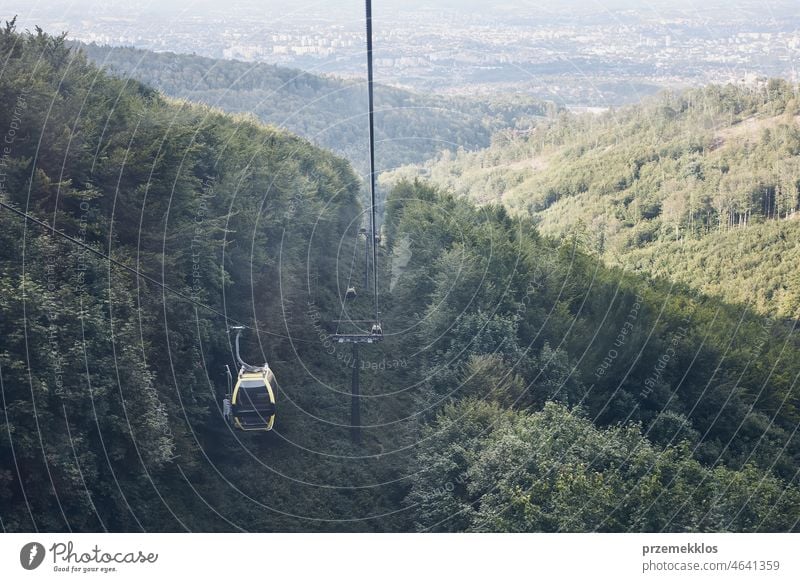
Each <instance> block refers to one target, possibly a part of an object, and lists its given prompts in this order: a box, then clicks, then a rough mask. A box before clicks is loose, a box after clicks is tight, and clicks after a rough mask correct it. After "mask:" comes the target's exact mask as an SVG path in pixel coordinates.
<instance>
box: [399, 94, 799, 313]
mask: <svg viewBox="0 0 800 582" xmlns="http://www.w3.org/2000/svg"><path fill="white" fill-rule="evenodd" d="M798 113H800V95H798V91H797V87H795V86H793V85H791V84H789V83H787V82H784V81H781V80H770V81H763V82H762V83H760V84H759V85H758V86H757V87H734V86H725V87H721V86H710V87H707V88H704V89H696V90H691V91H687V92H685V93H680V94H673V93H665V94H662V95H660V96H659V97H658V98H655V99H652V100H649V101H648V102H646V103H644V104H642V105H637V106H632V107H629V108H624V109H621V110H618V111H611V112H608V113H606V114H603V115H600V116H595V115H570V114H566V113H565V114H562V115H561V116H559V117H558V118H557V119H552V120H550V121H548V122H543V123H541V124H539V125H538V126H537V127H536V128H535V129H534V130H533V131H531V132H527V133H519V132H517V133H509V132H506V133H501V134H498V135H497V136H496V137H495V139H494V143H493V144H492V146H491V147H490V148H488V149H485V150H482V151H479V152H462V153H460V154H457V155H455V156H453V155H451V154H449V153H444V154H443V155H441V156H440V157H439V158H438V159H437V160H435V161H433V162H431V163H429V164H427V165H426V166H424V167H422V168H403V169H401V170H398V171H397V172H396V173H395V174H394V175H391V176H386V179H387V181H389V182H392V181H396V180H397V179H399V178H401V177H406V178H407V177H409V176H413V175H417V174H419V173H420V170H421V171H422V173H423V174H426V175H429V176H430V177H431V179H432V180H434V181H435V182H436V183H439V184H442V185H444V186H446V187H447V188H449V189H450V190H451V191H453V192H455V193H456V194H458V195H463V196H466V197H468V198H470V199H472V200H474V201H477V202H479V203H486V202H488V201H502V202H503V203H504V204H506V205H507V206H508V207H509V208H510V209H513V210H514V211H519V212H524V213H526V214H531V215H533V216H535V217H536V219H537V220H538V221H539V228H540V230H541V231H542V232H543V233H545V234H549V235H554V236H568V235H570V234H571V233H577V234H578V235H579V236H580V237H581V238H582V240H583V242H584V244H585V247H586V248H587V249H589V250H591V251H593V252H596V253H598V254H599V255H600V256H602V257H603V258H604V259H605V260H606V261H608V262H611V263H613V264H616V265H619V266H623V267H626V268H630V269H633V270H638V271H642V272H646V273H648V274H650V275H657V276H664V277H666V278H673V280H675V281H678V282H680V283H684V284H687V285H690V286H692V287H693V288H695V289H697V290H700V291H702V292H705V293H714V294H718V295H719V296H721V297H723V298H724V299H725V300H727V301H730V302H736V303H743V304H750V305H752V307H753V308H755V309H757V310H758V311H759V312H761V313H764V314H777V315H779V316H791V317H798V316H800V296H798V294H800V280H798V279H797V275H796V273H795V269H794V265H795V264H796V260H797V258H798V254H797V253H798V246H797V244H796V243H795V241H796V240H797V238H798V235H799V234H800V230H798V229H800V223H798V222H797V220H796V219H797V218H798V217H800V213H798V211H800V157H799V154H800V125H798ZM687 267H688V268H687Z"/></svg>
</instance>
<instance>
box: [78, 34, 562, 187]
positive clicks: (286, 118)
mask: <svg viewBox="0 0 800 582" xmlns="http://www.w3.org/2000/svg"><path fill="white" fill-rule="evenodd" d="M80 47H81V50H83V51H85V52H86V54H87V56H88V57H89V59H90V60H91V61H93V62H95V63H96V64H98V65H99V66H102V67H105V68H107V69H109V70H110V71H113V72H115V73H116V74H119V75H121V76H124V77H131V78H134V79H138V80H140V81H143V82H145V83H148V84H149V85H151V86H153V87H156V88H158V89H160V90H161V91H163V92H164V93H165V94H166V95H169V96H172V97H176V98H181V99H189V100H191V101H196V102H200V103H206V104H208V105H211V106H214V107H219V108H220V109H223V110H225V111H229V112H234V113H252V114H253V115H255V116H256V117H257V118H258V119H260V120H261V121H263V122H264V123H269V124H272V125H276V126H278V127H281V128H285V129H288V130H289V131H291V132H293V133H296V134H298V135H301V136H303V137H305V138H306V139H309V140H310V141H312V142H313V143H315V144H318V145H320V146H322V147H325V148H328V149H331V150H333V151H334V152H336V153H338V154H339V155H341V156H344V157H345V158H347V159H348V160H350V162H351V163H353V164H354V165H355V167H356V168H357V169H358V170H359V172H360V173H361V174H366V173H367V172H368V171H369V169H368V168H369V166H368V161H367V147H366V133H365V128H366V122H365V118H364V117H365V112H366V103H367V90H366V83H364V82H363V81H349V80H344V79H339V78H336V77H331V76H318V75H314V74H312V73H309V72H305V71H299V70H295V69H287V68H284V67H277V66H274V65H267V64H263V63H246V62H241V61H229V60H215V59H209V58H205V57H199V56H195V55H179V54H174V53H154V52H151V51H144V50H138V49H134V48H124V47H108V46H102V47H101V46H96V45H80ZM365 75H366V72H365ZM375 108H376V110H375V130H376V138H377V141H378V146H377V147H378V150H379V154H380V155H379V164H380V166H379V169H391V168H395V167H397V166H399V165H402V164H410V163H419V162H423V161H425V160H427V159H429V158H432V157H433V156H435V155H436V154H438V153H439V152H440V151H442V150H448V151H454V152H455V151H457V150H458V149H459V148H464V149H466V150H474V149H478V148H483V147H486V146H488V145H489V143H490V140H491V136H492V134H493V133H494V132H496V131H498V130H500V129H507V128H515V127H519V128H524V129H527V128H529V127H531V126H532V125H533V123H534V122H535V121H536V120H537V119H538V118H539V117H541V116H544V115H548V114H552V113H554V112H555V111H556V107H555V106H554V105H553V104H545V103H540V102H536V101H533V100H532V99H526V98H524V97H514V98H508V99H505V100H498V101H497V102H494V103H488V102H483V101H478V100H469V99H464V98H446V97H441V96H437V95H420V94H414V93H411V92H409V91H404V90H402V89H397V88H394V87H388V86H385V85H378V86H377V87H376V90H375Z"/></svg>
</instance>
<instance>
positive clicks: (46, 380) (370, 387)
mask: <svg viewBox="0 0 800 582" xmlns="http://www.w3.org/2000/svg"><path fill="white" fill-rule="evenodd" d="M0 50H2V54H4V55H5V56H6V57H5V58H6V61H5V64H4V66H3V68H2V75H1V76H0V102H2V103H3V104H4V105H5V107H3V108H2V109H0V131H2V132H3V133H4V135H5V136H6V144H7V146H8V147H6V149H5V150H4V155H3V156H2V158H1V159H0V160H1V161H0V163H1V164H2V174H0V178H2V179H0V200H2V202H3V203H5V204H9V205H11V206H13V207H14V208H16V209H18V210H20V211H23V212H27V213H30V214H31V215H34V216H36V217H38V218H39V219H41V220H44V221H46V222H47V223H48V224H50V225H51V226H52V227H54V228H55V229H57V230H60V231H63V232H64V233H65V234H68V235H70V236H72V237H74V238H75V239H76V240H77V241H78V242H82V243H85V244H87V245H89V246H90V247H91V248H92V249H94V250H96V251H97V252H98V253H100V254H101V255H107V256H110V257H112V258H113V259H114V260H116V261H119V262H120V263H122V264H123V265H125V266H127V267H129V268H130V269H134V270H137V271H139V272H140V273H143V274H146V275H147V277H142V276H134V275H132V274H131V273H130V272H129V271H127V270H125V269H124V268H121V267H120V266H118V265H115V264H112V263H110V262H109V260H108V259H107V258H103V257H102V256H98V255H96V254H93V253H92V252H89V251H88V250H86V249H85V248H83V247H81V246H80V245H79V244H75V243H74V242H69V241H66V240H64V239H63V238H62V237H58V236H54V235H53V234H52V233H50V232H49V231H48V230H47V229H45V228H42V227H41V226H40V225H37V224H34V223H32V222H30V221H27V222H23V221H21V220H20V217H19V216H18V215H16V214H14V213H13V212H11V211H9V210H7V209H0V239H2V240H1V241H0V393H1V394H2V415H1V416H0V525H1V526H2V529H3V531H9V532H16V531H103V530H110V531H184V530H192V531H241V530H248V531H411V530H415V529H418V530H422V531H439V530H446V531H450V530H458V531H464V530H468V531H594V530H601V531H662V530H663V531H687V530H690V531H796V530H797V529H798V527H800V526H799V525H798V520H800V490H799V489H798V473H797V467H798V461H800V437H799V436H798V434H797V430H796V429H797V426H798V422H800V410H798V405H799V404H800V397H799V396H800V395H799V394H798V389H797V387H796V378H797V377H798V374H800V346H798V342H797V339H796V337H795V335H794V333H793V325H792V322H788V323H787V322H786V321H784V320H781V319H772V318H763V317H756V316H755V315H754V314H752V313H742V310H741V309H740V308H739V307H738V306H732V305H727V304H725V303H722V302H720V301H718V300H715V299H712V298H708V297H701V296H699V295H697V294H696V293H693V292H691V291H690V290H688V289H686V288H683V287H678V286H674V285H673V286H670V285H668V284H665V283H653V282H651V281H648V280H646V279H644V278H640V277H638V276H634V275H631V274H629V273H624V272H622V271H621V270H616V269H610V268H607V267H605V266H603V264H602V263H601V262H600V261H599V260H598V259H597V258H596V257H594V256H593V255H592V254H591V253H588V252H586V251H585V249H584V247H585V245H584V244H583V243H582V241H581V238H580V237H579V236H578V235H577V234H576V235H573V236H570V237H565V238H564V239H563V240H561V241H557V240H551V239H548V238H546V237H543V236H542V235H541V234H539V232H538V230H537V226H536V223H535V220H532V219H530V218H528V217H512V216H510V215H509V213H508V212H507V211H506V210H505V209H503V208H502V207H499V206H496V205H486V206H483V207H476V206H474V205H473V204H471V203H469V202H467V201H465V200H457V199H455V198H454V197H453V196H451V195H449V194H446V193H445V194H443V193H442V192H440V191H438V190H437V189H436V188H433V187H431V186H428V185H425V184H423V183H419V182H402V183H400V184H398V185H397V187H395V188H394V190H393V191H392V192H391V195H390V197H389V199H388V202H387V207H386V213H385V217H384V218H385V220H384V230H383V233H382V234H383V236H382V239H381V240H382V246H381V249H380V255H381V264H382V265H383V269H382V271H381V273H380V275H381V277H380V279H381V291H382V293H383V295H382V310H383V314H384V319H383V324H384V330H385V334H386V337H385V341H384V342H383V343H381V344H380V345H374V346H365V347H364V348H363V350H362V357H363V370H362V371H361V380H362V398H361V404H362V424H363V444H361V445H355V444H353V443H352V442H351V441H350V439H349V428H350V427H349V426H348V422H349V421H348V418H349V416H348V414H349V410H350V398H349V381H350V373H351V369H350V365H349V362H350V361H349V355H350V352H349V350H343V349H342V347H341V346H338V345H334V344H332V343H330V341H329V339H328V333H329V332H330V331H331V322H333V320H334V319H337V318H342V317H344V318H347V317H351V318H353V319H358V320H361V319H365V318H366V313H368V311H369V309H370V308H371V305H370V299H369V296H368V294H366V293H362V294H359V298H358V299H357V300H355V301H353V302H352V303H348V304H345V305H343V303H342V300H341V298H342V296H343V292H344V289H345V288H346V286H347V285H348V283H350V282H351V281H352V280H353V279H352V278H351V274H352V273H353V269H352V265H353V264H354V263H353V259H352V257H354V256H356V253H357V252H358V251H359V249H363V241H362V242H361V245H362V246H359V243H358V241H359V238H358V234H357V233H358V229H359V227H360V226H361V224H362V222H363V216H362V210H361V208H360V207H359V205H358V196H357V194H358V191H359V187H360V185H359V183H358V181H357V179H356V177H355V174H354V172H353V170H352V169H351V168H350V166H349V165H348V163H347V162H346V161H344V160H343V159H341V158H338V157H336V156H334V155H332V154H330V153H328V152H325V151H323V150H320V149H317V148H316V147H314V146H312V145H311V144H309V143H308V142H307V141H305V140H303V139H300V138H297V137H294V136H292V135H290V134H288V133H286V132H284V131H279V130H276V129H274V128H269V127H265V126H262V125H260V124H258V123H256V122H255V121H253V120H252V119H250V118H237V117H232V116H230V115H228V114H223V113H221V112H219V111H216V110H212V109H209V108H208V107H205V106H199V105H192V104H189V103H176V102H173V101H170V100H168V99H165V98H164V97H162V96H161V95H160V94H159V93H158V92H156V91H155V90H154V89H152V88H150V87H148V86H146V85H143V84H140V83H139V82H135V81H131V80H125V79H118V78H115V77H112V76H110V75H109V74H108V73H107V72H104V71H102V70H100V69H98V68H97V67H95V66H94V65H92V64H90V63H88V62H87V60H86V58H85V57H84V56H83V55H82V54H81V53H80V52H77V51H73V50H70V49H69V48H68V47H66V46H65V44H64V39H63V38H53V37H50V36H48V35H45V34H42V33H41V32H38V31H37V32H35V33H33V34H27V33H24V34H22V33H18V32H16V31H15V30H14V28H13V25H8V26H7V27H6V28H5V30H3V31H2V32H0ZM358 256H360V254H359V255H358ZM357 272H358V271H356V273H357ZM356 279H358V276H357V275H356ZM165 286H166V287H165ZM237 322H242V323H245V324H247V325H249V326H251V327H252V328H255V329H250V330H248V331H247V334H246V336H245V344H244V346H245V350H246V353H245V357H246V359H248V360H251V361H253V362H255V361H258V362H260V361H263V360H264V359H268V360H269V362H270V365H271V367H272V368H273V369H274V371H275V373H276V375H277V378H278V384H279V394H278V413H277V419H276V428H275V430H274V431H272V432H271V433H269V434H258V435H253V434H243V433H239V432H232V431H231V430H230V429H229V427H228V426H227V425H226V424H225V422H224V421H223V419H222V417H221V413H220V397H221V394H222V389H223V385H224V374H223V370H224V365H225V364H232V354H231V346H230V337H229V336H228V335H227V333H226V325H228V324H232V323H237Z"/></svg>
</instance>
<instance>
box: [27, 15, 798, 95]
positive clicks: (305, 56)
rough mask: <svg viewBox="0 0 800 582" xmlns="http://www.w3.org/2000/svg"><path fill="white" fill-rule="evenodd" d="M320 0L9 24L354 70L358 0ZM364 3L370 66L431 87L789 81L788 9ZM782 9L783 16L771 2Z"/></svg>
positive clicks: (596, 90)
mask: <svg viewBox="0 0 800 582" xmlns="http://www.w3.org/2000/svg"><path fill="white" fill-rule="evenodd" d="M326 6H327V5H326V4H325V3H320V4H316V5H314V6H312V7H311V8H308V7H307V8H306V9H304V10H303V11H301V12H296V13H293V14H280V16H276V17H274V18H271V15H274V14H275V12H271V11H268V10H266V9H262V10H259V6H258V5H257V4H240V3H239V4H237V3H235V2H234V3H233V4H232V5H231V6H230V7H225V10H224V11H223V10H222V9H221V8H216V9H214V10H210V11H202V12H201V11H198V12H195V11H191V10H188V9H187V10H183V11H179V12H176V13H175V15H174V16H173V17H171V18H161V17H153V16H152V15H150V14H148V13H147V12H133V11H132V10H133V9H129V11H128V12H127V13H126V12H125V9H124V7H120V6H119V5H117V6H116V7H115V9H114V11H113V13H111V12H110V11H109V13H107V14H106V13H103V12H101V13H99V14H92V15H91V17H90V15H87V14H86V13H77V14H76V13H75V12H73V13H70V12H69V11H64V12H62V13H61V14H59V13H58V11H54V10H50V11H46V12H45V11H42V12H40V13H37V12H36V10H33V9H32V10H30V11H27V12H26V11H22V13H21V14H20V25H21V26H23V27H32V26H33V25H34V24H38V25H39V26H41V27H42V28H44V29H45V31H47V32H54V33H57V32H60V31H62V30H63V31H68V33H69V34H68V36H69V38H71V39H76V40H80V41H84V42H88V43H92V42H93V43H98V44H109V45H125V46H135V47H138V48H145V49H150V50H154V51H172V52H178V53H190V54H191V53H195V54H198V55H203V56H208V57H213V58H224V59H238V60H244V61H258V62H267V63H273V64H277V65H283V66H288V67H295V68H301V69H305V70H310V71H313V72H315V73H329V74H335V75H339V76H344V77H355V76H363V75H364V70H363V67H364V65H363V61H364V59H363V51H364V46H363V43H364V31H363V22H361V21H360V20H359V16H360V14H359V12H358V10H359V9H360V8H361V3H360V2H354V3H353V11H352V18H343V17H341V15H339V17H334V15H332V14H331V10H332V9H331V8H330V7H329V6H328V7H326ZM379 8H380V6H379V3H376V15H375V47H376V49H375V51H376V61H375V67H376V78H377V79H378V80H379V81H380V82H382V83H387V84H392V85H397V86H400V87H406V88H409V89H412V90H415V91H426V92H429V91H433V92H438V93H443V94H466V95H484V96H486V95H499V94H515V93H524V94H526V95H529V96H533V97H536V98H540V99H549V100H555V101H557V102H559V103H563V104H565V105H571V106H581V107H608V106H616V105H620V104H624V103H629V102H633V101H637V100H639V99H640V98H641V97H642V96H644V95H647V94H650V93H653V92H656V91H658V90H659V89H661V88H664V87H670V88H680V87H685V86H694V85H700V84H707V83H711V82H714V83H747V84H750V83H755V82H757V80H758V79H759V78H761V77H765V76H780V77H784V78H786V79H789V80H791V81H797V63H798V59H799V58H800V28H799V27H798V20H797V19H796V18H795V17H793V16H791V15H790V13H789V14H787V13H785V12H784V13H779V14H776V13H775V12H772V11H769V10H765V11H763V14H759V13H757V12H753V11H749V12H747V13H743V12H741V11H731V14H724V13H720V14H718V15H717V16H716V17H714V18H711V17H709V15H708V14H706V15H704V16H703V15H700V16H698V15H693V14H687V13H686V12H685V11H684V12H680V11H672V12H661V13H658V12H654V11H652V12H644V11H633V10H621V11H616V12H606V13H602V12H601V13H595V14H592V15H590V16H586V15H583V16H575V17H572V18H571V17H570V16H569V15H564V14H559V15H552V14H547V15H544V16H546V18H545V17H544V16H543V15H542V14H541V13H540V12H537V11H535V10H534V9H532V8H530V7H527V8H526V9H524V10H523V9H520V10H518V11H515V12H514V13H513V15H512V14H511V13H509V12H502V11H498V12H495V13H492V15H491V17H489V18H487V17H486V15H485V14H482V13H479V12H475V11H472V12H465V13H461V14H459V13H456V12H453V11H450V10H444V9H440V10H434V9H423V10H413V11H402V10H396V9H394V10H393V11H392V12H391V13H389V14H388V15H387V14H385V13H383V14H382V13H381V12H380V10H379ZM781 14H783V15H781Z"/></svg>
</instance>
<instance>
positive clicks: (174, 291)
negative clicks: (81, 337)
mask: <svg viewBox="0 0 800 582" xmlns="http://www.w3.org/2000/svg"><path fill="white" fill-rule="evenodd" d="M0 207H2V208H5V209H7V210H10V211H11V212H13V213H14V214H16V215H17V216H19V217H20V218H22V219H23V220H30V221H31V222H33V223H35V224H38V225H39V226H42V227H44V228H46V229H47V230H49V231H50V232H52V233H53V234H57V235H58V236H60V237H62V238H64V239H66V240H68V241H69V242H71V243H74V244H76V245H78V246H79V247H81V248H83V249H86V250H87V251H89V252H90V253H92V254H94V255H97V256H98V257H100V258H101V259H105V260H107V261H109V262H110V263H113V264H114V265H116V266H118V267H120V268H121V269H124V270H125V271H128V272H129V273H131V274H133V275H136V276H137V277H141V278H142V279H144V280H146V281H149V282H150V283H153V284H154V285H158V286H159V287H161V288H162V289H164V290H165V291H169V292H170V293H172V294H173V295H176V296H178V297H180V298H181V299H184V300H185V301H188V302H189V303H192V304H193V305H196V306H197V307H200V308H202V309H205V310H206V311H209V312H211V313H213V314H215V315H219V316H220V317H222V318H223V319H225V321H226V323H227V322H232V323H235V324H237V325H241V326H243V327H246V328H248V329H253V330H256V331H259V332H261V333H264V334H267V335H272V336H275V337H279V338H283V339H290V340H292V341H295V342H302V343H316V342H314V341H313V340H303V339H299V338H294V337H291V336H287V335H283V334H279V333H275V332H272V331H267V330H265V329H261V328H259V327H253V326H249V325H245V324H243V323H242V322H240V321H237V320H236V319H233V318H232V317H230V316H228V315H227V314H225V313H224V312H222V311H220V310H218V309H215V308H214V307H211V306H210V305H206V304H205V303H201V302H199V301H197V300H195V299H192V298H191V297H190V296H189V295H186V294H185V293H183V292H181V291H178V290H177V289H174V288H172V287H170V286H169V285H167V284H166V283H162V282H161V281H158V280H157V279H155V278H153V277H151V276H150V275H147V274H145V273H142V272H141V271H139V270H137V269H134V268H133V267H130V266H128V265H126V264H125V263H121V262H120V261H118V260H116V259H114V258H112V257H110V256H108V255H106V254H105V253H103V252H101V251H98V250H97V249H95V248H94V247H92V246H91V245H89V244H87V243H85V242H84V241H82V240H80V239H77V238H75V237H73V236H70V235H68V234H67V233H65V232H63V231H61V230H58V229H56V228H55V227H53V226H50V225H49V224H48V223H47V222H45V221H44V220H40V219H38V218H36V217H35V216H33V215H31V214H28V213H27V212H23V211H22V210H19V209H17V208H14V207H13V206H11V205H10V204H7V203H6V202H3V201H2V200H0Z"/></svg>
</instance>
